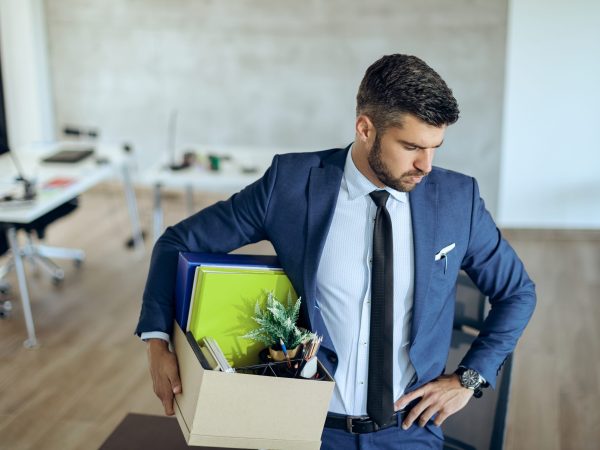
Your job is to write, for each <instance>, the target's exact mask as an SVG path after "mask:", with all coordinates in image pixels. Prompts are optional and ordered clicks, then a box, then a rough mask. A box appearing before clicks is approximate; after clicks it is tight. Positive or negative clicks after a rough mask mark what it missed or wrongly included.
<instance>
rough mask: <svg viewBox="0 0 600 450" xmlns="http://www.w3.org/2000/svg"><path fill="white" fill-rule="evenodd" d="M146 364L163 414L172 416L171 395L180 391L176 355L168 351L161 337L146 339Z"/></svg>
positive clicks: (167, 346)
mask: <svg viewBox="0 0 600 450" xmlns="http://www.w3.org/2000/svg"><path fill="white" fill-rule="evenodd" d="M146 345H147V349H148V364H149V365H150V375H151V376H152V384H153V385H154V393H155V394H156V396H157V397H158V398H160V400H161V401H162V404H163V406H164V408H165V414H166V415H167V416H172V415H173V414H174V411H173V396H174V394H180V393H181V381H180V380H179V368H178V367H177V357H176V356H175V354H174V353H171V352H170V351H169V345H168V343H167V342H166V341H163V340H162V339H148V341H147V342H146Z"/></svg>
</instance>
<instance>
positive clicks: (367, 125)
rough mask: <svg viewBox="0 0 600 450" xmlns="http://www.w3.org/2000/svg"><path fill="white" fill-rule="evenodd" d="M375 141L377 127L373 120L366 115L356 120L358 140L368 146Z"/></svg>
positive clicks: (361, 115)
mask: <svg viewBox="0 0 600 450" xmlns="http://www.w3.org/2000/svg"><path fill="white" fill-rule="evenodd" d="M374 139H375V126H374V125H373V122H371V119H369V117H368V116H365V115H364V114H360V115H359V116H358V117H357V118H356V140H358V141H360V142H362V143H363V144H367V143H370V142H372V141H373V140H374Z"/></svg>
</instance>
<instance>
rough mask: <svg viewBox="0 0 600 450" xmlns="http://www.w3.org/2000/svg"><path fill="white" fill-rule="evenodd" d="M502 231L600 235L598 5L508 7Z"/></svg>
mask: <svg viewBox="0 0 600 450" xmlns="http://www.w3.org/2000/svg"><path fill="white" fill-rule="evenodd" d="M510 5H511V6H510V15H509V36H508V50H507V76H506V103H505V120H504V124H505V127H504V137H503V152H502V178H501V184H500V186H501V190H500V214H499V219H500V223H501V224H502V225H504V226H508V227H525V228H600V148H599V147H600V146H599V144H598V141H599V139H598V127H599V125H598V124H599V123H600V109H599V107H598V105H600V3H599V2H597V1H595V0H574V1H571V2H563V1H560V0H551V1H548V0H513V1H511V3H510Z"/></svg>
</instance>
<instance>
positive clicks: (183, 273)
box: [175, 252, 281, 330]
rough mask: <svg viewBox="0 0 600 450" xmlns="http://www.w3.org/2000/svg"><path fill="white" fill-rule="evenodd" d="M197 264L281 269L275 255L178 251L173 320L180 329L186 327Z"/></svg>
mask: <svg viewBox="0 0 600 450" xmlns="http://www.w3.org/2000/svg"><path fill="white" fill-rule="evenodd" d="M198 266H213V267H214V266H222V267H229V266H236V267H248V268H251V267H255V268H267V269H281V265H280V264H279V260H278V259H277V256H270V255H238V254H228V253H191V252H180V253H179V262H178V265H177V283H176V285H175V320H176V321H177V323H178V324H179V326H180V327H181V329H182V330H185V329H186V327H187V320H188V314H189V311H190V301H191V296H192V290H193V287H194V276H195V274H196V267H198Z"/></svg>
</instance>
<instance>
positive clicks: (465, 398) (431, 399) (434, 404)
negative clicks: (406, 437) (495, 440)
mask: <svg viewBox="0 0 600 450" xmlns="http://www.w3.org/2000/svg"><path fill="white" fill-rule="evenodd" d="M472 396H473V391H472V390H471V389H467V388H464V387H462V385H461V384H460V380H459V378H458V375H456V374H452V375H442V376H440V377H438V378H437V379H435V380H434V381H431V382H430V383H427V384H426V385H424V386H421V387H420V388H419V389H417V390H415V391H413V392H410V393H408V394H406V395H403V396H402V397H400V398H399V399H398V400H397V401H396V403H394V409H395V410H396V411H398V410H400V409H402V408H404V407H405V405H408V404H409V403H410V402H411V401H413V400H415V399H417V398H419V397H421V401H420V402H419V403H417V404H416V405H415V406H414V407H413V408H412V409H411V410H410V412H409V413H408V415H407V416H406V418H405V419H404V422H402V428H403V429H405V430H406V429H408V428H410V426H411V425H412V424H413V422H415V421H416V420H417V419H418V424H419V426H420V427H424V426H425V424H426V423H427V422H428V421H429V419H431V417H432V416H433V415H434V414H436V413H437V417H436V418H435V420H434V422H433V423H434V424H435V425H436V426H438V427H439V426H440V425H441V424H442V423H444V420H446V419H447V418H448V417H450V416H451V415H452V414H454V413H456V412H458V411H460V410H461V409H463V408H464V407H465V405H466V404H467V403H468V402H469V400H470V399H471V397H472Z"/></svg>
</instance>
